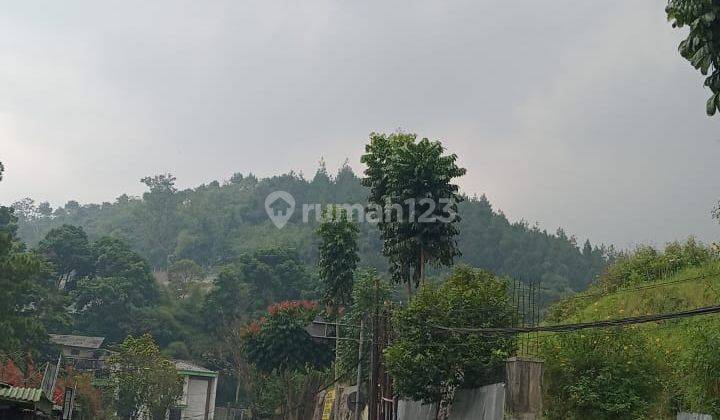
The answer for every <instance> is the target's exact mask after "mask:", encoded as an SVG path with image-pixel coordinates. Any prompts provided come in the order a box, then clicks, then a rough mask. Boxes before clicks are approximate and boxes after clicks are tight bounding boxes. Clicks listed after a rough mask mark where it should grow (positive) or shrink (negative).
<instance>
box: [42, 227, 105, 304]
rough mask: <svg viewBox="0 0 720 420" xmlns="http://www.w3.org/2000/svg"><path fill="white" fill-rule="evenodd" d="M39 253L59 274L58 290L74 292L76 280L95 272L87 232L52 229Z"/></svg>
mask: <svg viewBox="0 0 720 420" xmlns="http://www.w3.org/2000/svg"><path fill="white" fill-rule="evenodd" d="M38 251H39V252H40V254H42V255H43V256H44V257H45V258H46V259H47V260H48V261H50V262H51V263H52V264H53V266H54V267H55V270H56V271H57V274H58V288H66V289H68V290H73V289H74V288H75V279H77V278H79V277H84V276H87V275H88V274H90V273H91V272H92V271H93V255H92V250H91V249H90V242H89V241H88V238H87V234H86V233H85V230H83V228H81V227H79V226H71V225H62V226H61V227H59V228H55V229H52V230H51V231H50V232H48V233H47V235H45V238H43V239H42V240H41V241H40V243H39V244H38Z"/></svg>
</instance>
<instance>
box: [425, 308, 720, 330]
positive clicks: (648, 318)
mask: <svg viewBox="0 0 720 420" xmlns="http://www.w3.org/2000/svg"><path fill="white" fill-rule="evenodd" d="M716 313H720V305H715V306H706V307H703V308H695V309H691V310H688V311H681V312H670V313H665V314H653V315H643V316H635V317H628V318H619V319H609V320H605V321H594V322H582V323H577V324H560V325H543V326H538V327H508V328H503V327H500V328H466V327H446V326H442V325H431V327H433V328H436V329H439V330H444V331H450V332H458V333H479V334H518V333H529V332H570V331H579V330H584V329H588V328H607V327H615V326H624V325H632V324H643V323H648V322H656V321H664V320H668V319H677V318H687V317H693V316H700V315H707V314H716Z"/></svg>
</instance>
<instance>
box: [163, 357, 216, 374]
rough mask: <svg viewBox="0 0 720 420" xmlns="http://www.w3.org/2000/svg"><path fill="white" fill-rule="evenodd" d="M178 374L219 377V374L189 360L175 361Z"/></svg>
mask: <svg viewBox="0 0 720 420" xmlns="http://www.w3.org/2000/svg"><path fill="white" fill-rule="evenodd" d="M173 363H175V369H177V370H178V373H180V374H185V375H197V376H217V375H218V373H217V372H215V371H212V370H210V369H206V368H204V367H202V366H200V365H196V364H195V363H193V362H189V361H187V360H173Z"/></svg>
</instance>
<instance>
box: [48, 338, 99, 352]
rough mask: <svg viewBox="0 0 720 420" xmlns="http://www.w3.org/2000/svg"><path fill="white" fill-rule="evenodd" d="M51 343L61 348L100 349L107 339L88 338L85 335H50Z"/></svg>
mask: <svg viewBox="0 0 720 420" xmlns="http://www.w3.org/2000/svg"><path fill="white" fill-rule="evenodd" d="M50 341H52V342H53V343H55V344H60V345H61V346H69V347H83V348H86V349H99V348H100V346H101V345H102V343H103V341H105V337H86V336H83V335H61V334H50Z"/></svg>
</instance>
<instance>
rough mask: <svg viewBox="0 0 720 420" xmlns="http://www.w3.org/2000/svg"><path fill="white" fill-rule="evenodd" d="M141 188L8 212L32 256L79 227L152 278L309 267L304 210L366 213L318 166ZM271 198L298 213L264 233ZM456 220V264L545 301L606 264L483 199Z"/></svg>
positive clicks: (352, 188) (344, 178) (359, 196)
mask: <svg viewBox="0 0 720 420" xmlns="http://www.w3.org/2000/svg"><path fill="white" fill-rule="evenodd" d="M141 182H143V183H144V184H145V185H146V186H147V187H148V191H147V192H146V193H144V194H143V196H142V197H130V196H128V195H125V194H123V195H121V196H119V197H118V198H117V199H116V200H115V202H114V203H107V202H106V203H102V204H85V205H80V204H79V203H77V202H76V201H69V202H68V203H67V204H65V205H64V206H63V207H59V208H57V209H52V208H51V207H50V206H49V205H48V204H47V203H35V202H33V201H32V200H30V199H25V200H22V201H20V202H18V203H15V204H14V205H13V207H14V208H15V213H16V215H17V216H18V218H19V234H20V236H21V237H22V239H24V240H25V241H26V242H27V243H28V244H30V245H31V246H32V245H35V244H37V243H38V241H39V240H40V239H42V238H43V236H44V235H45V234H46V233H47V232H48V231H49V230H50V229H52V228H54V227H59V226H61V225H63V224H70V225H77V226H82V227H83V228H84V229H85V231H86V232H87V233H88V236H89V237H90V239H96V238H99V237H101V236H103V235H110V236H116V237H120V238H123V239H124V240H126V241H127V242H128V243H130V244H131V245H132V247H133V248H134V249H135V250H136V251H138V252H139V253H140V254H141V255H143V256H144V257H145V258H146V259H147V260H148V261H149V262H150V264H151V265H152V266H153V267H155V268H156V269H159V270H161V269H164V268H165V267H166V266H167V264H168V262H172V261H175V260H180V259H191V260H195V261H196V262H197V263H199V264H201V265H203V266H205V267H208V268H211V269H212V268H213V267H218V266H220V265H222V264H223V263H224V262H225V261H230V260H232V259H233V258H234V257H235V256H237V255H238V254H241V253H243V252H244V251H248V250H253V249H258V248H264V247H276V246H280V247H291V248H295V249H296V250H297V251H298V252H299V254H300V256H301V258H302V259H303V260H304V261H306V262H307V264H308V265H312V264H314V262H315V261H316V248H317V247H316V245H315V234H314V231H315V227H316V223H315V222H314V216H313V215H311V217H310V220H311V223H302V211H301V209H300V208H301V205H302V203H323V204H324V203H365V200H366V197H367V192H366V190H365V188H364V187H363V186H362V185H361V183H360V179H359V178H358V177H357V176H356V175H355V174H354V173H353V171H352V169H351V168H350V167H349V166H347V165H344V166H343V167H342V168H341V169H340V170H339V171H338V173H337V174H336V175H335V176H331V175H329V174H328V172H327V171H326V169H325V167H324V165H321V167H320V169H318V171H317V173H316V174H315V176H314V177H313V178H312V179H311V180H307V179H305V178H304V177H303V176H302V175H298V174H296V173H293V172H291V173H288V174H284V175H279V176H274V177H271V178H264V179H258V178H257V177H255V176H253V175H252V174H250V175H242V174H239V173H238V174H236V175H234V176H233V177H232V178H231V179H229V180H227V181H225V182H222V183H221V182H217V181H213V182H211V183H209V184H204V185H200V186H198V187H196V188H193V189H187V190H182V191H179V190H177V189H176V187H175V178H174V177H172V176H171V175H169V174H168V175H159V176H155V177H148V178H145V179H143V180H142V181H141ZM276 190H283V191H288V192H290V193H291V194H292V195H293V197H294V198H295V200H296V202H297V203H298V205H297V207H296V209H295V212H294V214H293V217H292V218H291V219H290V222H289V223H288V225H287V226H285V227H284V228H283V229H277V228H276V227H275V226H274V225H273V224H272V223H270V221H269V220H268V216H267V214H266V212H265V197H266V196H267V195H268V194H269V193H270V192H272V191H276ZM459 211H460V215H461V217H462V222H461V224H460V237H459V245H460V250H461V252H462V253H463V256H462V257H461V258H460V261H461V262H464V263H467V264H470V265H473V266H476V267H482V268H486V269H489V270H492V271H494V272H496V273H499V274H504V275H509V276H512V277H514V278H516V279H520V280H523V281H538V280H540V281H542V284H543V288H544V289H546V293H547V294H548V295H557V294H561V293H567V292H571V291H579V290H582V289H584V288H585V287H586V286H587V285H588V283H589V282H590V281H592V280H593V279H594V278H595V277H596V276H597V275H598V273H599V272H600V271H601V270H602V268H603V266H604V264H605V261H606V259H607V250H606V249H605V248H604V247H591V246H590V244H589V243H587V242H586V243H585V244H584V246H583V247H582V248H580V247H579V246H578V244H576V241H575V239H574V238H573V237H572V236H570V237H568V236H566V234H565V233H564V232H563V231H562V230H561V229H558V231H557V232H556V233H555V234H550V233H547V232H546V231H543V230H540V229H538V228H537V227H531V226H529V225H528V224H527V223H525V222H515V223H511V222H510V221H508V219H507V218H506V217H505V216H504V215H503V214H502V212H499V211H494V210H493V209H492V207H491V204H490V202H489V201H488V200H487V198H486V197H485V196H482V197H480V198H468V199H467V200H466V201H465V202H463V203H461V204H460V206H459ZM380 251H381V242H380V239H379V236H378V234H377V229H376V228H375V227H374V226H373V225H371V224H368V223H363V224H362V226H361V240H360V254H361V258H362V263H363V264H365V265H371V266H375V267H377V268H379V269H380V270H384V269H385V268H386V265H385V262H384V259H383V257H382V255H381V253H380ZM546 297H547V298H551V297H553V296H546Z"/></svg>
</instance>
